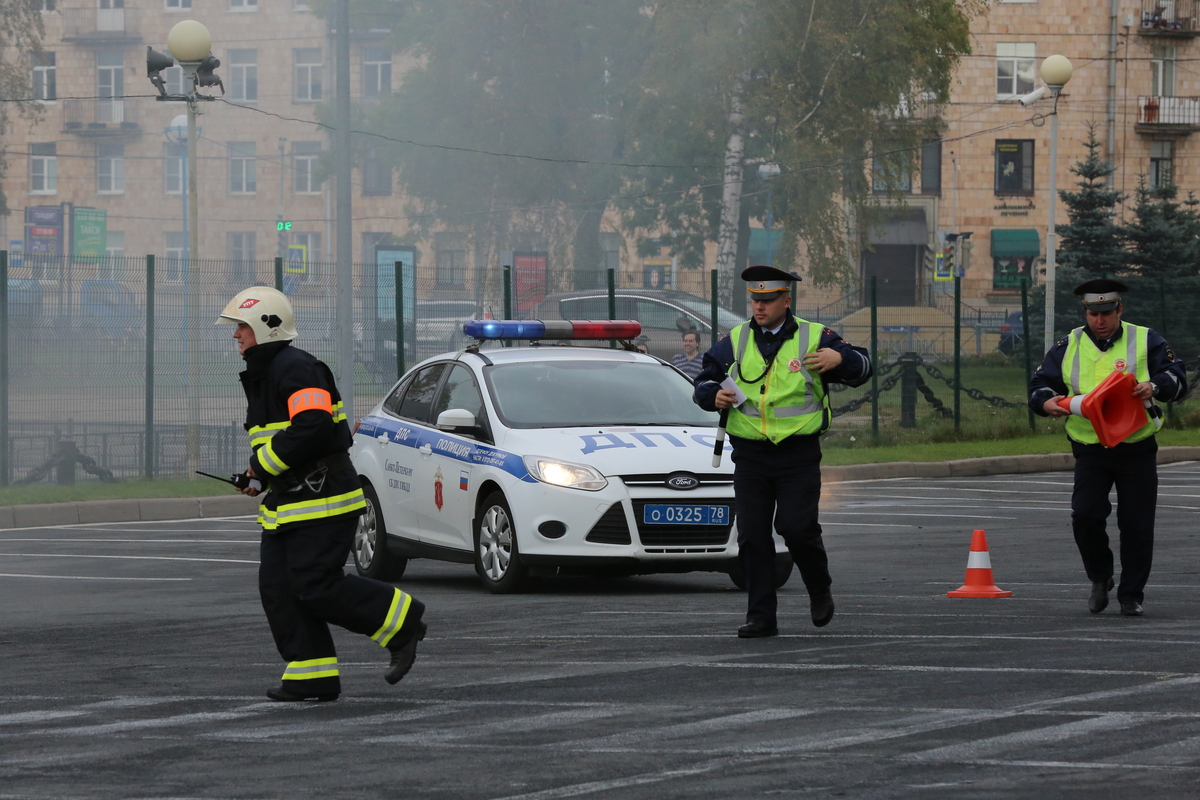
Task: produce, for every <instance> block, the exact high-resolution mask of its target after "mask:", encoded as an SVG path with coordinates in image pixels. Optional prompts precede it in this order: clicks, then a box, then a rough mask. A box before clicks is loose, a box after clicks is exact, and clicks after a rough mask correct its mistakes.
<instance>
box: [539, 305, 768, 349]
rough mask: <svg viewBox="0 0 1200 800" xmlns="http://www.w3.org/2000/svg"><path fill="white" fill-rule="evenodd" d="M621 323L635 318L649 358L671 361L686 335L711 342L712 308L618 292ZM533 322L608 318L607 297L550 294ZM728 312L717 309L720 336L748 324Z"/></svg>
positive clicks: (705, 345) (702, 346)
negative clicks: (690, 332) (638, 323)
mask: <svg viewBox="0 0 1200 800" xmlns="http://www.w3.org/2000/svg"><path fill="white" fill-rule="evenodd" d="M616 301H617V313H616V318H617V319H636V320H637V321H638V322H640V323H642V335H643V336H644V337H645V339H646V342H645V343H646V346H647V349H648V350H649V352H650V354H651V355H654V356H658V357H659V358H663V359H666V360H668V361H669V360H670V359H671V356H673V355H675V354H676V353H678V352H680V351H681V350H682V344H681V339H682V338H683V334H684V332H685V331H688V330H694V331H698V332H699V333H700V350H701V352H703V351H705V350H707V349H708V348H709V346H710V342H711V337H712V320H711V316H712V304H711V303H710V302H709V301H708V300H705V299H704V298H702V297H697V296H696V295H694V294H688V293H687V292H678V291H673V290H670V289H618V290H617V291H616ZM529 316H530V317H531V318H532V319H542V320H547V319H574V320H580V319H608V292H607V291H605V290H603V289H596V290H592V291H582V292H563V293H560V294H551V295H547V296H546V298H545V299H544V300H542V302H541V303H539V304H538V305H537V307H536V308H534V310H533V312H532V313H531V314H530V315H529ZM746 318H747V317H746V315H738V314H735V313H733V312H732V311H729V310H728V309H724V308H718V309H717V336H718V337H721V336H724V335H725V334H727V333H729V331H730V329H732V328H734V327H735V326H737V325H740V324H741V323H743V322H745V321H746Z"/></svg>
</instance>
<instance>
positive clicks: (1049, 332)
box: [1041, 55, 1073, 348]
mask: <svg viewBox="0 0 1200 800" xmlns="http://www.w3.org/2000/svg"><path fill="white" fill-rule="evenodd" d="M1072 71H1073V69H1072V67H1071V62H1070V61H1069V60H1067V58H1066V56H1059V55H1053V56H1050V57H1048V58H1047V59H1046V60H1045V61H1043V62H1042V69H1041V75H1042V80H1043V81H1045V82H1046V86H1047V88H1049V89H1050V95H1051V96H1052V97H1053V98H1054V110H1053V111H1052V112H1051V114H1050V185H1049V188H1050V207H1049V208H1048V209H1047V212H1046V327H1045V336H1046V339H1045V346H1046V347H1047V348H1049V347H1050V345H1052V344H1053V343H1054V291H1055V289H1054V282H1055V274H1054V273H1055V251H1056V250H1057V248H1058V234H1057V232H1056V231H1055V229H1054V208H1055V206H1056V205H1057V201H1058V180H1057V178H1058V96H1059V94H1060V93H1061V92H1062V90H1063V87H1064V86H1066V85H1067V82H1068V81H1070V80H1071V73H1072Z"/></svg>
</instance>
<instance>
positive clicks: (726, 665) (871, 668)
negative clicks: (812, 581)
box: [680, 637, 1197, 680]
mask: <svg viewBox="0 0 1200 800" xmlns="http://www.w3.org/2000/svg"><path fill="white" fill-rule="evenodd" d="M997 638H1000V637H997ZM1056 641H1062V639H1061V638H1059V639H1056ZM680 666H690V667H711V668H714V669H761V670H784V671H794V672H836V671H839V670H862V671H864V672H923V673H924V672H929V673H940V672H947V673H964V672H965V673H986V674H1001V675H1005V674H1013V675H1106V676H1118V675H1129V676H1136V677H1145V678H1158V679H1160V680H1166V679H1170V678H1172V676H1171V675H1167V674H1164V673H1162V672H1149V671H1146V670H1123V669H1062V668H1051V667H1045V668H1040V667H943V666H939V665H934V664H921V665H900V664H816V663H810V664H761V663H760V664H735V663H732V662H720V661H711V662H692V663H688V662H680ZM1186 677H1189V678H1190V677H1197V676H1195V675H1187V676H1186Z"/></svg>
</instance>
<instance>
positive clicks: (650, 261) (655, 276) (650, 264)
mask: <svg viewBox="0 0 1200 800" xmlns="http://www.w3.org/2000/svg"><path fill="white" fill-rule="evenodd" d="M671 263H672V259H671V258H670V257H669V256H651V257H648V258H643V259H642V287H643V288H645V289H669V288H671Z"/></svg>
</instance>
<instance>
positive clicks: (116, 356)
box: [0, 251, 1200, 483]
mask: <svg viewBox="0 0 1200 800" xmlns="http://www.w3.org/2000/svg"><path fill="white" fill-rule="evenodd" d="M7 255H8V254H7V253H6V252H3V251H0V293H2V294H3V297H0V315H2V316H0V443H2V444H3V448H2V449H0V483H11V482H14V481H22V480H26V479H29V478H31V477H38V476H39V475H45V474H46V471H47V468H48V465H49V464H50V462H51V461H52V460H53V459H55V458H56V457H61V454H62V452H63V449H62V448H63V446H64V445H63V443H64V442H66V443H71V444H73V445H74V448H75V449H76V450H77V451H78V453H79V454H80V458H81V461H80V467H81V469H80V474H79V475H78V477H79V478H80V479H98V478H99V477H101V476H102V475H103V473H104V472H108V473H111V474H112V475H114V476H116V477H117V478H132V477H183V476H187V475H190V474H191V472H192V471H193V470H194V469H202V470H205V471H207V472H214V473H218V474H220V473H228V472H232V471H240V470H241V469H242V468H243V466H244V464H245V458H246V452H245V451H246V441H245V436H244V432H243V430H242V421H243V419H244V413H245V403H244V397H243V395H242V391H241V387H240V384H239V383H238V373H239V371H240V370H241V369H242V366H243V362H242V360H241V358H240V356H239V355H238V353H237V349H236V346H235V343H234V341H233V339H232V337H231V333H232V329H231V328H230V327H228V326H217V325H214V324H213V323H214V321H215V319H216V315H217V313H218V312H219V311H220V309H221V308H223V307H224V305H225V303H226V302H227V301H228V300H229V298H231V297H232V296H233V295H234V294H236V293H237V292H239V291H240V290H242V289H244V288H246V287H247V286H251V285H255V284H260V285H267V286H273V285H277V286H279V287H280V288H281V289H282V290H283V291H284V292H285V293H287V294H288V296H289V297H290V299H291V301H292V303H293V306H294V307H295V310H296V319H297V328H298V330H299V334H300V336H299V338H298V340H297V345H298V346H301V347H303V348H304V349H306V350H308V351H310V352H312V353H313V354H315V355H316V356H318V357H319V358H321V359H323V360H325V361H326V362H327V363H329V364H330V366H331V367H333V368H334V370H335V373H337V372H338V370H337V363H336V362H337V356H336V353H337V349H338V348H337V347H336V346H335V345H336V337H337V333H336V325H335V313H334V308H335V305H336V300H335V298H336V279H335V276H336V268H335V266H334V265H333V264H327V263H302V264H299V265H297V264H291V265H289V264H286V263H284V262H282V261H280V260H279V259H275V260H273V261H256V262H247V261H198V262H192V263H191V264H190V265H186V264H185V263H184V262H183V261H182V260H181V259H179V258H169V257H168V258H162V257H157V258H156V257H129V258H118V257H109V258H93V259H90V260H85V259H80V258H78V257H77V258H75V259H65V258H62V257H52V256H46V255H37V254H33V253H26V254H24V257H23V259H21V260H20V261H19V263H15V264H10V263H9V261H8V258H7ZM512 260H513V264H511V265H510V266H507V267H505V268H503V269H492V270H474V271H465V270H464V271H458V272H453V271H443V270H441V269H439V268H438V266H437V265H429V266H428V267H422V266H420V265H417V266H415V267H414V266H413V265H412V261H411V259H409V260H407V261H404V262H401V264H400V284H401V287H402V291H401V292H400V300H399V302H397V294H396V292H395V286H396V277H397V265H396V263H395V262H390V263H389V262H386V261H385V262H384V263H379V264H355V265H353V275H354V287H353V291H352V294H353V297H354V311H353V326H352V336H353V338H354V347H353V352H354V361H355V364H354V370H353V374H354V387H353V396H354V397H355V398H356V400H355V402H354V409H355V411H356V412H357V413H358V414H361V413H362V412H363V411H365V410H366V409H367V408H369V407H370V406H371V405H372V404H373V403H374V402H375V401H376V400H377V399H378V398H379V397H380V396H382V394H383V393H384V392H386V391H387V390H388V389H389V388H390V387H391V386H392V384H393V383H394V382H395V381H396V379H397V377H398V373H399V371H400V370H402V369H404V368H407V367H411V366H412V365H414V364H415V363H416V362H417V361H418V360H420V359H422V358H426V357H428V356H431V355H434V354H437V353H441V352H445V351H448V350H455V349H459V348H460V347H462V346H463V345H465V344H466V343H467V340H466V339H465V338H464V336H463V334H462V327H461V326H462V322H463V320H464V319H470V318H481V317H495V318H499V317H505V316H508V317H517V318H543V319H553V318H565V319H606V318H610V317H612V318H617V319H625V318H636V319H639V320H640V321H641V322H642V324H643V331H644V340H645V342H646V344H647V346H648V348H649V349H650V351H651V352H652V353H654V354H656V355H660V356H663V357H667V358H669V357H670V356H671V355H673V354H674V353H676V352H679V349H680V335H681V333H682V331H684V330H687V329H697V330H700V331H701V333H702V341H703V343H704V346H705V347H707V344H708V342H709V341H710V340H711V337H712V336H713V335H714V330H713V328H714V326H713V324H712V322H713V320H714V319H715V320H716V325H715V329H716V330H715V333H716V334H717V335H719V334H722V333H724V332H726V331H727V330H728V329H729V327H731V326H732V325H736V324H738V323H740V322H741V321H743V320H744V319H745V317H746V314H745V312H744V310H742V309H729V308H717V309H716V314H715V316H714V314H713V303H712V297H713V296H714V294H715V290H716V279H715V274H714V273H711V272H701V271H691V272H684V273H682V274H680V275H678V276H674V279H673V280H672V281H671V282H672V283H673V284H674V287H672V288H661V287H660V286H659V285H656V282H655V281H654V280H653V279H647V278H646V276H645V275H643V274H639V275H637V276H636V277H637V280H633V279H627V280H625V281H622V280H621V277H620V275H619V274H618V273H617V272H616V271H613V270H610V271H591V272H573V271H559V272H551V271H550V270H549V268H548V267H547V266H546V260H545V259H544V258H543V257H540V256H539V254H536V253H533V254H524V255H523V254H520V253H514V254H513V259H512ZM293 270H295V271H293ZM1083 277H1084V276H1078V275H1073V274H1071V273H1070V272H1069V271H1064V273H1063V274H1062V275H1060V277H1059V284H1058V285H1059V286H1060V287H1061V288H1060V296H1059V297H1058V301H1057V315H1056V316H1057V319H1058V321H1059V324H1058V331H1059V333H1060V334H1064V333H1066V331H1068V330H1069V329H1070V328H1071V327H1074V326H1075V325H1078V324H1080V323H1081V321H1082V313H1081V310H1080V307H1079V300H1078V298H1076V297H1074V296H1072V295H1071V294H1070V291H1071V287H1073V286H1074V285H1075V284H1076V283H1077V282H1078V281H1079V280H1082V279H1083ZM1129 282H1130V284H1131V285H1132V287H1133V291H1131V292H1130V295H1129V298H1128V300H1127V310H1126V318H1127V319H1129V320H1130V321H1133V322H1137V323H1141V324H1147V325H1150V326H1152V327H1154V328H1156V329H1158V330H1159V331H1161V332H1162V333H1163V334H1164V335H1166V336H1167V337H1168V338H1169V339H1170V340H1171V342H1172V344H1173V345H1175V347H1176V349H1177V351H1178V352H1179V353H1180V354H1181V355H1183V356H1185V357H1187V358H1190V359H1193V360H1194V359H1195V358H1196V356H1200V331H1198V329H1197V328H1196V326H1195V325H1192V324H1189V321H1190V319H1191V316H1192V310H1193V309H1194V308H1195V307H1196V302H1197V301H1198V300H1200V279H1184V280H1173V281H1171V282H1170V283H1166V282H1163V281H1156V280H1150V279H1130V280H1129ZM630 284H636V285H630ZM976 288H978V287H974V286H971V285H967V286H965V287H964V286H963V285H962V282H961V281H960V282H959V289H960V294H961V295H963V296H968V297H973V296H974V295H976V294H978V293H977V292H976ZM945 289H946V290H942V288H941V287H939V288H938V289H937V290H932V289H931V290H928V291H924V292H917V293H916V299H915V301H914V302H915V303H916V304H915V305H908V306H880V305H878V304H876V305H875V306H874V307H872V304H871V302H870V297H871V294H870V291H869V287H864V288H861V289H855V290H854V291H852V292H849V293H847V294H845V295H844V296H842V297H840V298H836V299H834V300H832V301H825V302H820V303H815V302H806V297H805V296H799V297H797V303H796V306H795V307H796V309H797V313H798V314H799V315H800V316H802V317H805V318H807V319H810V320H813V321H818V322H822V323H825V324H828V325H830V326H832V327H834V328H836V329H837V330H839V331H840V332H841V333H842V334H843V335H844V336H845V338H846V339H848V340H849V341H852V342H854V343H855V344H861V345H864V346H867V345H868V344H869V343H871V342H872V339H874V341H875V346H876V348H877V364H879V365H881V366H882V365H885V364H888V363H891V362H895V361H896V360H897V359H899V358H900V357H901V356H904V355H905V354H916V355H917V356H919V357H920V358H921V360H922V363H923V364H930V365H932V364H937V363H939V362H941V363H940V369H941V371H942V373H941V374H943V375H945V376H946V377H945V380H947V381H949V380H952V378H951V377H950V376H951V375H952V373H951V371H950V368H949V364H950V362H951V361H952V360H953V356H954V354H955V353H956V352H957V353H959V354H960V355H961V356H962V357H963V359H970V358H972V357H978V356H987V355H989V354H993V353H996V352H997V351H1000V352H1001V353H1004V354H1007V355H1011V356H1012V357H1013V361H1012V366H1013V367H1020V366H1021V365H1023V363H1024V360H1023V354H1024V325H1023V321H1022V318H1021V314H1020V309H1021V305H1020V302H1021V300H1020V296H1019V295H1014V296H1012V297H1011V298H1010V302H1011V305H1012V308H1010V309H1003V308H1002V309H999V310H997V309H996V308H995V307H994V306H992V307H990V308H986V309H985V308H984V307H983V304H982V303H979V302H978V301H977V300H976V301H974V302H976V303H978V307H976V306H975V305H973V304H972V300H970V299H968V300H963V299H961V297H960V298H959V299H958V300H957V301H956V299H955V294H954V291H953V289H954V286H953V285H947V286H946V287H945ZM1026 302H1027V305H1028V307H1029V310H1028V313H1027V314H1026V316H1027V317H1028V318H1029V324H1028V330H1029V331H1030V334H1031V341H1030V352H1031V361H1032V362H1033V363H1036V362H1037V361H1039V360H1040V358H1041V354H1042V352H1043V346H1042V342H1041V341H1040V339H1041V330H1042V323H1041V318H1042V317H1041V315H1042V314H1043V311H1042V309H1043V307H1044V303H1043V300H1042V298H1041V297H1040V295H1039V294H1038V293H1037V290H1030V291H1029V296H1028V298H1027V299H1026ZM397 316H399V317H400V318H401V319H402V320H403V326H402V327H401V330H400V332H401V336H400V340H401V347H400V349H399V351H398V350H397V336H396V332H397V326H396V320H397ZM1023 372H1024V370H1017V369H1014V370H1013V376H1014V379H1013V380H1011V381H1009V382H1010V383H1012V384H1013V385H1012V386H1011V387H1007V393H1008V394H1009V395H1011V398H1012V399H1013V400H1014V401H1019V400H1020V397H1021V396H1022V394H1023V381H1024V378H1023V377H1022V373H1023ZM909 373H912V370H911V369H910V370H909ZM339 374H340V373H339ZM935 377H936V376H935ZM342 388H343V394H346V395H349V394H351V393H350V392H347V391H346V389H347V387H342ZM967 388H969V386H968V387H967ZM943 391H944V389H943ZM964 391H965V389H964ZM989 393H994V392H993V391H992V390H989ZM843 397H844V398H845V400H850V395H844V396H843ZM837 402H844V401H842V400H838V401H837ZM835 404H836V403H835ZM85 461H86V463H85ZM92 468H94V471H93V469H92Z"/></svg>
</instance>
